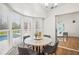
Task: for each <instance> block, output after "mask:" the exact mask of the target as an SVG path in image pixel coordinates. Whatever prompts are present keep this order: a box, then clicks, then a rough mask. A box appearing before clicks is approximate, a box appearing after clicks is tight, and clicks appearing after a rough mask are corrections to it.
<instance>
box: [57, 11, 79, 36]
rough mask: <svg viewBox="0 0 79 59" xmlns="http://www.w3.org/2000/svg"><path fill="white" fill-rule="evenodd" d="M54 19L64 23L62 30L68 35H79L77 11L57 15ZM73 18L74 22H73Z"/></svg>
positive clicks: (78, 13)
mask: <svg viewBox="0 0 79 59" xmlns="http://www.w3.org/2000/svg"><path fill="white" fill-rule="evenodd" d="M56 20H57V23H58V22H59V21H60V22H62V23H63V24H64V28H65V29H64V31H65V32H68V35H69V36H77V37H79V12H77V13H72V14H65V15H60V16H57V17H56ZM73 20H75V21H76V23H73Z"/></svg>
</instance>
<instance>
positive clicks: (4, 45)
mask: <svg viewBox="0 0 79 59" xmlns="http://www.w3.org/2000/svg"><path fill="white" fill-rule="evenodd" d="M8 24H9V23H8V19H7V12H6V10H5V9H2V11H1V10H0V54H4V53H6V51H7V50H8V49H9V26H8Z"/></svg>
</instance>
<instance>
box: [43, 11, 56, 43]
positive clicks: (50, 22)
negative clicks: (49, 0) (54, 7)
mask: <svg viewBox="0 0 79 59" xmlns="http://www.w3.org/2000/svg"><path fill="white" fill-rule="evenodd" d="M52 13H53V12H52ZM44 24H45V25H44V34H47V35H51V37H52V42H53V44H54V43H55V17H54V14H50V15H49V17H48V18H46V19H45V22H44Z"/></svg>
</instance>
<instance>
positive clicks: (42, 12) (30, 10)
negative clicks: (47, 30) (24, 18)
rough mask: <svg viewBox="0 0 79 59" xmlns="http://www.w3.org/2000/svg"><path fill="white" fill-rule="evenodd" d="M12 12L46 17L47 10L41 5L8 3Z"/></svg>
mask: <svg viewBox="0 0 79 59" xmlns="http://www.w3.org/2000/svg"><path fill="white" fill-rule="evenodd" d="M9 5H10V6H11V7H12V8H13V9H14V10H16V11H18V12H20V13H22V14H24V15H28V16H34V17H47V16H48V15H49V9H47V8H46V7H45V6H44V5H43V4H41V3H10V4H9Z"/></svg>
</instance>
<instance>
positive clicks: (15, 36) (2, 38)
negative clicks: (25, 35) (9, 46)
mask: <svg viewBox="0 0 79 59" xmlns="http://www.w3.org/2000/svg"><path fill="white" fill-rule="evenodd" d="M7 37H8V36H7V35H5V36H0V41H3V40H7ZM18 37H20V35H17V34H13V38H18Z"/></svg>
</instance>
